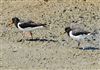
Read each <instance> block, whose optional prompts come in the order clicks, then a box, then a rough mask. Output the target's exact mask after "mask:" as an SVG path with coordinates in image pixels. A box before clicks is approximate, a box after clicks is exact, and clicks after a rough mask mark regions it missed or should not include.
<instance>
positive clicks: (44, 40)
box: [26, 38, 57, 42]
mask: <svg viewBox="0 0 100 70" xmlns="http://www.w3.org/2000/svg"><path fill="white" fill-rule="evenodd" d="M26 41H39V42H57V40H52V39H50V40H49V39H39V38H36V39H26Z"/></svg>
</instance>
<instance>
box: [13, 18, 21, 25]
mask: <svg viewBox="0 0 100 70" xmlns="http://www.w3.org/2000/svg"><path fill="white" fill-rule="evenodd" d="M18 22H20V20H19V19H18V18H17V17H14V18H12V23H15V24H17V23H18Z"/></svg>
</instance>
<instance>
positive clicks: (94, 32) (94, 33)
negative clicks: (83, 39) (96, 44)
mask: <svg viewBox="0 0 100 70" xmlns="http://www.w3.org/2000/svg"><path fill="white" fill-rule="evenodd" d="M96 34H98V32H97V30H94V31H93V32H92V33H90V35H96Z"/></svg>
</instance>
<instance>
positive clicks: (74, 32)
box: [65, 27, 92, 46]
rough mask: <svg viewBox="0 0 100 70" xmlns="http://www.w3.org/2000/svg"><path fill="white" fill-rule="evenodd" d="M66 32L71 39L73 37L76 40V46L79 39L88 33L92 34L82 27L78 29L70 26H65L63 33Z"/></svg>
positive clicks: (82, 38)
mask: <svg viewBox="0 0 100 70" xmlns="http://www.w3.org/2000/svg"><path fill="white" fill-rule="evenodd" d="M66 32H67V34H68V36H69V37H71V38H72V39H74V40H76V41H77V42H78V46H79V45H80V41H81V40H84V39H85V38H86V37H88V36H89V35H91V34H92V33H91V32H88V31H84V30H82V29H78V28H76V29H75V28H74V29H72V28H70V27H66V28H65V33H66Z"/></svg>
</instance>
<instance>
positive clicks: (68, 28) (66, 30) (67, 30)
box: [65, 27, 72, 35]
mask: <svg viewBox="0 0 100 70" xmlns="http://www.w3.org/2000/svg"><path fill="white" fill-rule="evenodd" d="M71 30H72V29H71V28H70V27H66V28H65V32H67V34H68V35H69V32H70V31H71Z"/></svg>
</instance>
